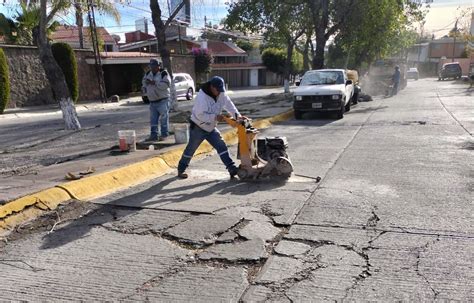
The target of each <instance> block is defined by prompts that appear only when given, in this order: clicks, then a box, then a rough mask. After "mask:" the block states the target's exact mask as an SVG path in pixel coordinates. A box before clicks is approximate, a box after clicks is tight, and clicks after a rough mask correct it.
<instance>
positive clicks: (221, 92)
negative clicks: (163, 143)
mask: <svg viewBox="0 0 474 303" xmlns="http://www.w3.org/2000/svg"><path fill="white" fill-rule="evenodd" d="M223 109H225V110H226V111H227V112H228V113H229V114H230V115H232V117H236V118H238V117H240V113H239V111H238V110H237V108H236V107H235V105H234V103H233V102H232V100H230V98H229V97H228V96H227V95H226V94H225V84H224V79H222V78H221V77H217V76H216V77H213V78H211V79H210V80H209V81H208V82H206V83H204V84H203V85H202V87H201V90H200V91H199V93H198V94H197V96H196V98H195V100H194V106H193V109H192V113H191V120H190V133H189V142H188V145H187V146H186V148H185V150H184V152H183V155H182V156H181V160H180V161H179V164H178V177H179V178H182V179H186V178H187V177H188V174H187V173H186V169H187V168H188V165H189V162H190V161H191V159H192V157H193V155H194V153H195V152H196V150H197V149H198V148H199V145H201V143H202V141H204V140H207V142H209V144H211V145H212V147H214V148H215V149H216V150H217V153H218V154H219V157H220V158H221V160H222V162H223V163H224V165H225V167H226V169H227V171H228V172H229V174H230V177H231V178H233V177H234V176H235V175H237V171H238V167H237V166H236V165H235V163H234V161H233V160H232V158H231V157H230V154H229V149H228V148H227V145H226V144H225V142H224V140H223V139H222V136H221V134H220V132H219V130H218V129H217V128H216V126H217V123H218V122H223V121H224V115H222V110H223Z"/></svg>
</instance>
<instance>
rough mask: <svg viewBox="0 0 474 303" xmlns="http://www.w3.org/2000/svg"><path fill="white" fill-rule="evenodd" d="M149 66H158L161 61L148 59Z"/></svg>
mask: <svg viewBox="0 0 474 303" xmlns="http://www.w3.org/2000/svg"><path fill="white" fill-rule="evenodd" d="M149 64H150V66H160V65H161V62H160V61H158V60H156V59H150V63H149Z"/></svg>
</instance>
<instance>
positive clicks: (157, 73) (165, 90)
mask: <svg viewBox="0 0 474 303" xmlns="http://www.w3.org/2000/svg"><path fill="white" fill-rule="evenodd" d="M170 85H171V79H170V76H169V75H168V72H167V71H166V70H164V69H163V68H162V64H161V62H159V61H158V60H156V59H151V60H150V71H149V72H147V73H146V74H145V76H144V77H143V80H142V86H143V91H144V92H145V93H146V95H147V97H148V100H150V129H151V130H150V137H149V138H148V139H147V140H146V141H163V140H165V139H166V137H168V135H169V133H168V128H169V127H168V126H169V109H170V104H169V103H170ZM158 121H160V132H161V135H160V136H159V137H158Z"/></svg>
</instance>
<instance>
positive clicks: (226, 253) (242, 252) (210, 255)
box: [198, 239, 267, 262]
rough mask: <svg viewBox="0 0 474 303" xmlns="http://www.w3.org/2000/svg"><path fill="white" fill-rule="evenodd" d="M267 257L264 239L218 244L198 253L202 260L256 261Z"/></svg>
mask: <svg viewBox="0 0 474 303" xmlns="http://www.w3.org/2000/svg"><path fill="white" fill-rule="evenodd" d="M266 257H267V252H266V250H265V242H264V241H263V240H262V239H254V240H248V241H243V242H234V243H229V244H227V243H226V244H216V245H213V246H211V247H209V248H206V249H205V250H204V251H203V252H201V253H199V254H198V258H199V259H200V260H221V261H226V262H245V261H254V262H255V261H259V260H261V259H265V258H266Z"/></svg>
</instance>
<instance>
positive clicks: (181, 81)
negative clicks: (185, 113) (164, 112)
mask: <svg viewBox="0 0 474 303" xmlns="http://www.w3.org/2000/svg"><path fill="white" fill-rule="evenodd" d="M173 81H174V85H175V87H176V95H177V97H178V98H179V97H186V100H191V99H192V98H193V95H194V92H195V91H196V89H195V86H194V80H193V78H192V77H191V76H190V75H189V74H185V73H178V74H173Z"/></svg>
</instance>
